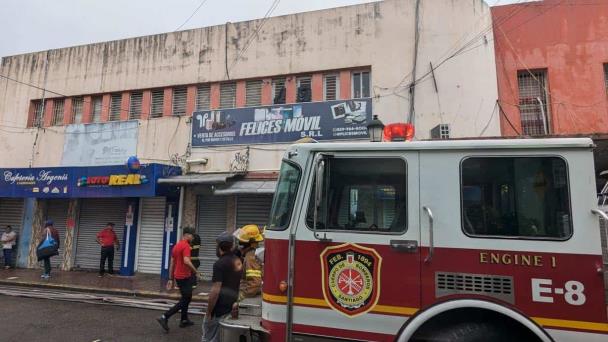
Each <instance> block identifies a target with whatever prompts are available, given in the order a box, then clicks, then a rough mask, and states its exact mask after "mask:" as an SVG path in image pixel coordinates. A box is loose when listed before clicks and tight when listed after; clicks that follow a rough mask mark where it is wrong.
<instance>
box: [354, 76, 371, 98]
mask: <svg viewBox="0 0 608 342" xmlns="http://www.w3.org/2000/svg"><path fill="white" fill-rule="evenodd" d="M352 77H353V93H352V96H353V99H360V98H363V97H370V92H369V71H355V72H353V74H352Z"/></svg>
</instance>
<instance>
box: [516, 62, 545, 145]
mask: <svg viewBox="0 0 608 342" xmlns="http://www.w3.org/2000/svg"><path fill="white" fill-rule="evenodd" d="M517 81H518V85H519V111H520V116H521V127H522V131H523V133H524V134H525V135H544V134H549V129H548V127H549V122H548V117H549V115H548V112H547V110H548V106H547V91H546V73H545V72H544V71H542V70H540V71H529V70H526V71H520V72H519V73H518V74H517Z"/></svg>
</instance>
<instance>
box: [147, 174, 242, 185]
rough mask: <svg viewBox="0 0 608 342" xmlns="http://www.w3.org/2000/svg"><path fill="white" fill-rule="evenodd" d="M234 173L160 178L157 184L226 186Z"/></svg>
mask: <svg viewBox="0 0 608 342" xmlns="http://www.w3.org/2000/svg"><path fill="white" fill-rule="evenodd" d="M235 175H236V174H234V173H208V174H200V173H199V174H197V173H194V174H189V175H183V176H174V177H169V178H161V179H159V180H158V183H159V184H171V185H191V184H226V182H227V181H228V178H231V177H234V176H235Z"/></svg>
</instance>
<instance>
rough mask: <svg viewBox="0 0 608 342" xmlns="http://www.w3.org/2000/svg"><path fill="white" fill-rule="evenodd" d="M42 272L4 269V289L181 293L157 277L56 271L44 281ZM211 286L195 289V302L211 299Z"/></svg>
mask: <svg viewBox="0 0 608 342" xmlns="http://www.w3.org/2000/svg"><path fill="white" fill-rule="evenodd" d="M40 274H41V271H40V270H35V269H10V270H5V269H2V270H0V286H1V285H9V286H29V287H39V288H49V289H56V290H70V291H79V292H89V293H105V294H112V295H120V296H137V297H148V298H165V299H178V298H179V291H177V290H172V291H167V290H166V289H165V282H164V281H163V280H161V279H160V276H159V275H157V274H136V275H135V276H132V277H124V276H119V275H114V276H110V275H105V276H104V277H103V278H99V277H98V276H97V272H85V271H69V272H64V271H57V270H53V272H52V273H51V275H52V276H51V278H50V279H48V280H45V279H41V278H40ZM210 288H211V283H209V282H204V281H201V282H199V285H198V287H197V288H196V289H194V296H193V299H194V300H202V301H206V300H207V293H208V292H209V289H210Z"/></svg>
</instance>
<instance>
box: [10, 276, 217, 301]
mask: <svg viewBox="0 0 608 342" xmlns="http://www.w3.org/2000/svg"><path fill="white" fill-rule="evenodd" d="M0 285H8V286H22V287H32V288H42V289H53V290H64V291H73V292H87V293H97V294H108V295H117V296H126V297H142V298H153V299H170V300H179V297H180V296H179V294H178V293H162V292H157V291H145V290H127V289H121V288H98V287H89V286H75V285H65V284H53V283H38V282H33V283H32V282H23V281H7V280H3V279H0ZM192 299H193V300H197V301H207V300H208V296H199V295H194V296H192Z"/></svg>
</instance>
